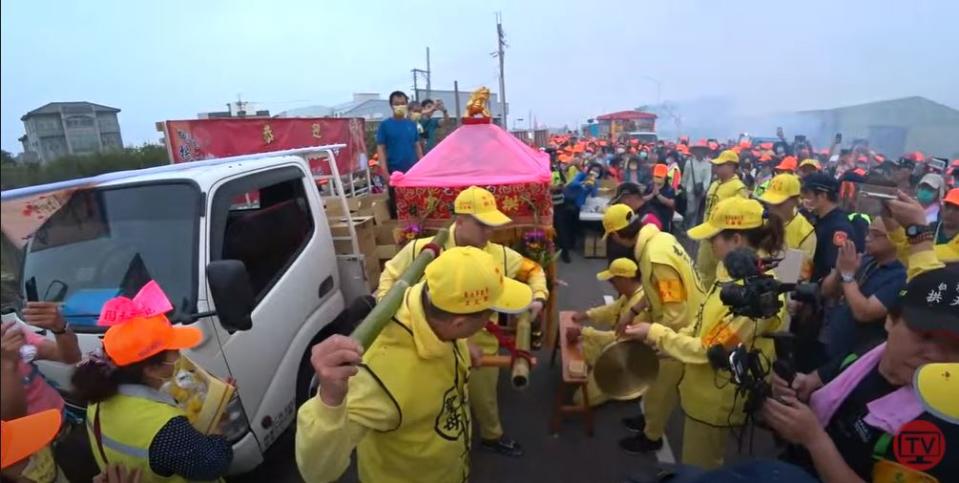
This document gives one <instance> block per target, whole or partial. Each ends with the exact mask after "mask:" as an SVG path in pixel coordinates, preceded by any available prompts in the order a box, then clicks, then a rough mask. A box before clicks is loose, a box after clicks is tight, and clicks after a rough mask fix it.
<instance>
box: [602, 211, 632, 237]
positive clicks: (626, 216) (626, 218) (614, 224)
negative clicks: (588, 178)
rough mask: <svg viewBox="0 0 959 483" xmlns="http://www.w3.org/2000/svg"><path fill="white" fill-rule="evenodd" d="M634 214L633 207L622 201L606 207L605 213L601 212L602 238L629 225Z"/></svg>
mask: <svg viewBox="0 0 959 483" xmlns="http://www.w3.org/2000/svg"><path fill="white" fill-rule="evenodd" d="M634 215H635V213H633V209H632V208H630V207H629V206H627V205H624V204H622V203H619V204H615V205H613V206H610V207H609V208H607V209H606V213H603V231H604V232H605V233H603V238H606V237H608V236H609V235H610V234H611V233H615V232H617V231H619V230H622V229H623V228H626V227H627V226H629V225H630V223H632V222H633V216H634Z"/></svg>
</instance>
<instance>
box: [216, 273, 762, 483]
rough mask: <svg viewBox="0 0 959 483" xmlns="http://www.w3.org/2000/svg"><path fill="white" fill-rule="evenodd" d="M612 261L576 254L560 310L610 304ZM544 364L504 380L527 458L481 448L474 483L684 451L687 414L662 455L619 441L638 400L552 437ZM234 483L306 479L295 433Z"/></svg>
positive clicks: (601, 477) (564, 478)
mask: <svg viewBox="0 0 959 483" xmlns="http://www.w3.org/2000/svg"><path fill="white" fill-rule="evenodd" d="M604 264H605V262H604V261H603V260H596V259H583V258H582V257H580V256H574V259H573V263H571V264H568V265H567V264H564V265H562V266H561V267H560V272H559V278H560V279H561V280H562V281H564V282H565V283H566V284H568V285H567V286H565V287H561V288H560V289H559V294H558V295H559V299H558V300H559V301H560V302H559V305H560V307H559V308H560V310H573V309H585V308H588V307H591V306H594V305H599V304H602V303H603V296H604V295H611V294H612V293H613V292H612V288H611V287H609V286H608V285H605V284H601V283H599V282H597V281H596V278H595V274H596V272H598V271H600V270H602V269H603V268H605V267H604ZM539 357H540V359H541V361H543V363H541V364H539V366H537V367H536V368H535V369H534V371H533V373H532V376H531V378H530V386H529V387H528V388H527V389H526V390H524V391H522V392H519V391H516V390H514V389H513V388H512V387H511V386H510V384H509V381H508V378H507V377H501V378H500V411H501V413H502V419H503V426H504V428H506V431H507V433H508V434H509V436H511V437H512V438H514V439H516V440H517V441H519V442H520V443H522V444H523V446H524V448H525V449H526V455H525V456H524V457H523V458H516V459H512V458H506V457H502V456H499V455H496V454H492V453H488V452H485V451H483V450H480V449H477V450H475V451H474V454H473V458H472V466H473V470H472V478H471V481H473V482H514V481H515V482H533V481H549V482H552V483H563V482H570V483H574V482H575V483H579V482H618V481H623V480H624V478H625V477H626V476H627V475H629V474H631V473H633V472H636V471H641V470H643V469H644V468H645V469H648V468H650V467H652V466H653V465H655V463H656V460H657V459H659V460H660V461H666V462H670V461H672V460H673V455H675V457H676V459H678V458H679V455H680V453H681V448H682V437H681V436H682V417H681V414H680V412H679V411H676V413H674V414H673V417H672V419H671V420H670V424H669V425H668V427H667V436H666V438H667V442H668V445H667V448H664V450H663V451H660V452H659V453H658V454H657V455H655V458H654V457H653V456H652V455H651V456H646V457H643V456H633V455H628V454H626V453H623V452H622V451H620V450H619V448H618V447H617V445H616V443H617V441H618V440H619V439H620V438H622V437H624V436H626V435H627V434H628V433H627V432H626V431H625V429H623V427H622V426H621V425H620V419H621V418H623V417H625V416H632V415H634V414H636V413H637V412H638V406H637V404H636V403H609V404H606V405H604V406H602V407H600V408H599V409H598V410H596V411H595V412H594V417H595V428H596V431H595V435H594V436H593V437H587V436H586V435H585V433H584V431H583V429H582V426H581V424H580V423H579V421H578V420H568V421H567V422H566V423H565V425H564V426H563V429H562V430H561V432H560V433H559V434H558V435H551V434H549V432H548V429H547V425H548V422H549V417H550V415H551V412H552V405H553V398H554V394H555V390H556V387H557V385H558V381H559V377H560V376H559V368H558V367H557V368H550V367H549V365H548V363H547V362H548V357H549V352H548V351H545V350H544V351H541V352H540V354H539ZM736 446H737V445H736V442H735V441H733V440H731V441H730V444H729V445H728V451H727V453H728V461H733V460H736V459H738V458H739V456H737V454H736ZM754 448H755V449H756V451H755V452H754V454H757V455H768V454H770V453H771V451H772V444H771V441H770V438H769V436H768V434H766V433H765V432H763V431H761V430H757V431H756V434H755V444H754ZM230 481H231V482H250V483H253V482H260V481H276V482H297V481H301V479H300V476H299V474H298V472H297V469H296V463H295V462H294V461H293V437H292V434H289V432H288V434H287V435H286V437H285V438H284V439H283V440H282V441H280V442H279V443H277V445H276V446H275V447H274V448H273V449H272V450H271V452H270V454H269V455H268V458H267V461H266V463H265V464H264V465H262V466H261V467H260V468H259V469H257V470H256V471H254V472H252V473H250V474H246V475H243V476H241V477H235V478H231V479H230ZM342 481H345V482H353V481H356V477H355V470H353V469H350V470H349V471H347V474H346V475H345V476H344V478H343V479H342Z"/></svg>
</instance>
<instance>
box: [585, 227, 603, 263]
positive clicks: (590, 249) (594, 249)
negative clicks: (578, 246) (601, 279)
mask: <svg viewBox="0 0 959 483" xmlns="http://www.w3.org/2000/svg"><path fill="white" fill-rule="evenodd" d="M583 256H584V257H586V258H606V240H603V237H602V236H601V235H599V234H598V233H592V232H590V233H587V234H586V240H584V247H583Z"/></svg>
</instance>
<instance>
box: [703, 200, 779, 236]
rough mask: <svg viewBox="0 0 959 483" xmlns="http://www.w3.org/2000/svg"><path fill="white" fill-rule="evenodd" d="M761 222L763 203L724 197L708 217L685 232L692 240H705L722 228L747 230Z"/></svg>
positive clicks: (758, 225)
mask: <svg viewBox="0 0 959 483" xmlns="http://www.w3.org/2000/svg"><path fill="white" fill-rule="evenodd" d="M762 224H763V205H762V204H761V203H759V202H758V201H756V200H750V199H746V198H739V197H735V198H726V199H725V200H722V201H720V202H719V203H717V204H716V206H715V207H714V208H713V212H712V214H711V215H710V216H709V219H708V220H706V221H705V222H704V223H702V224H700V225H696V226H694V227H692V228H690V229H689V231H687V232H686V234H687V235H689V238H691V239H693V240H706V239H708V238H712V237H714V236H716V235H717V234H719V232H721V231H723V230H729V229H732V230H747V229H749V228H756V227H760V226H762Z"/></svg>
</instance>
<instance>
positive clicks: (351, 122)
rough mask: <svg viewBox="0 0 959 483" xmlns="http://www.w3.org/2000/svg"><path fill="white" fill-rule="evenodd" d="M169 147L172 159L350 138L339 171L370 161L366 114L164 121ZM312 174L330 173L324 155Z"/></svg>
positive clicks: (342, 141) (341, 154) (339, 160)
mask: <svg viewBox="0 0 959 483" xmlns="http://www.w3.org/2000/svg"><path fill="white" fill-rule="evenodd" d="M164 124H165V126H166V134H167V136H166V141H167V147H168V148H169V150H170V153H171V155H172V157H173V162H174V163H185V162H189V161H199V160H203V159H211V158H222V157H227V156H240V155H244V154H256V153H266V152H270V151H281V150H285V149H295V148H304V147H309V146H319V145H324V144H346V147H345V148H343V149H340V150H339V152H336V153H334V154H335V155H336V167H337V169H338V170H339V172H340V174H345V173H351V172H354V171H357V170H360V169H362V168H363V167H364V166H365V165H366V141H365V138H364V134H365V127H364V123H363V119H358V118H253V119H192V120H185V121H166V122H165V123H164ZM310 169H311V171H312V172H313V174H314V175H323V174H330V173H329V172H328V171H329V169H328V166H327V164H326V162H325V161H323V160H322V159H311V160H310Z"/></svg>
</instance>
